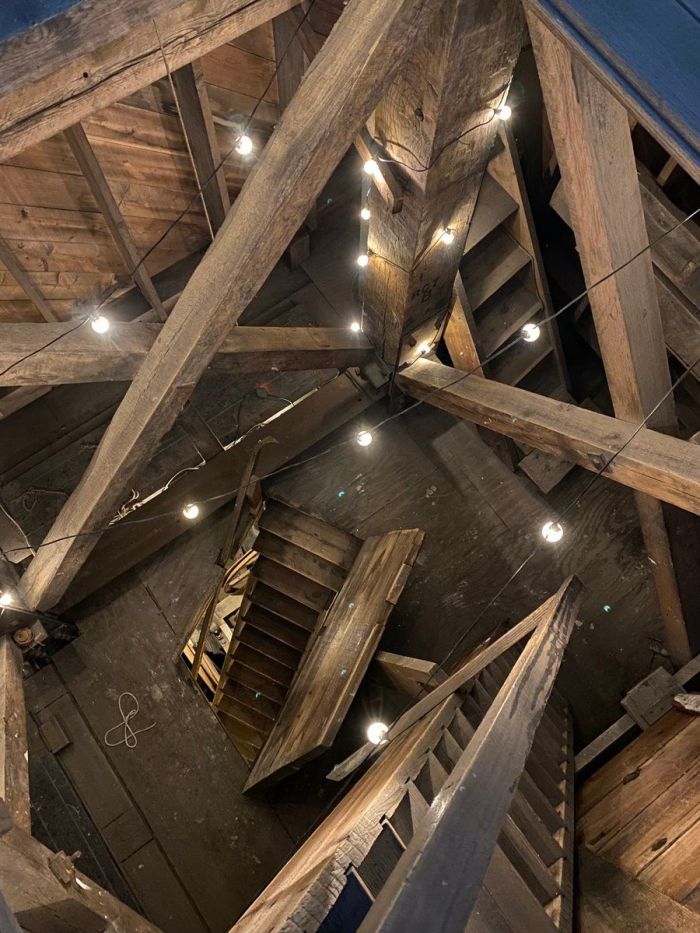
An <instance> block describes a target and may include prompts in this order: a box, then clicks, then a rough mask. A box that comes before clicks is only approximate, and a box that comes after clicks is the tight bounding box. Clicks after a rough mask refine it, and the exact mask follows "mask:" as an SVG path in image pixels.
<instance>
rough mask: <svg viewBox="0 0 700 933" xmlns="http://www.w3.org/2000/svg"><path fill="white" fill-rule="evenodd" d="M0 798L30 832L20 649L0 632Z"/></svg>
mask: <svg viewBox="0 0 700 933" xmlns="http://www.w3.org/2000/svg"><path fill="white" fill-rule="evenodd" d="M0 798H2V799H3V800H4V801H5V806H6V807H7V809H8V811H9V814H10V817H11V818H12V822H13V823H14V825H15V826H18V827H19V828H20V829H22V830H24V831H25V832H30V831H31V810H30V805H29V766H28V759H27V715H26V712H25V708H24V689H23V686H22V652H21V651H20V650H19V648H18V647H17V645H16V644H15V643H14V642H13V640H12V638H11V637H10V636H9V635H2V636H0ZM3 889H4V878H3ZM5 893H8V892H7V891H6V892H5Z"/></svg>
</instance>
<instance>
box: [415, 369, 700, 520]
mask: <svg viewBox="0 0 700 933" xmlns="http://www.w3.org/2000/svg"><path fill="white" fill-rule="evenodd" d="M458 378H459V374H458V373H457V372H456V371H455V370H453V369H451V368H450V367H448V366H443V365H441V364H440V363H433V362H431V361H429V360H424V359H422V360H417V361H416V362H415V363H413V364H412V365H411V366H410V367H408V368H407V369H406V370H404V371H403V372H402V373H401V374H400V375H399V376H398V378H397V383H398V384H399V386H401V388H402V389H403V390H404V391H405V392H406V393H407V394H408V395H411V396H413V397H414V398H421V399H425V400H426V401H427V402H429V403H430V404H431V405H436V406H437V407H438V408H442V409H444V410H445V411H449V412H451V413H452V414H454V415H457V417H461V418H464V419H466V420H467V421H473V422H474V423H476V424H482V425H485V426H487V427H489V428H490V429H491V430H493V431H497V432H498V433H500V434H506V435H507V436H508V437H512V438H514V439H515V440H517V441H520V442H522V443H525V444H529V445H530V446H532V447H536V448H537V449H538V450H544V451H545V452H546V453H550V454H554V456H557V457H560V458H561V459H562V460H569V461H570V462H572V463H578V464H579V466H582V467H585V468H586V469H587V470H593V471H597V470H598V469H600V467H602V466H603V465H604V464H605V463H607V461H608V460H609V459H610V458H611V457H612V456H613V455H614V454H617V453H618V451H620V450H621V448H622V447H623V446H624V445H625V444H626V443H627V442H628V441H629V444H627V446H626V447H625V449H624V450H622V452H621V453H620V454H619V456H616V458H615V461H614V463H613V464H612V465H611V466H610V467H609V468H608V469H606V470H605V472H604V473H603V476H604V477H607V478H608V479H612V480H615V481H616V482H618V483H622V484H623V485H625V486H630V487H631V488H632V489H638V490H639V491H640V492H645V493H648V494H649V495H650V496H655V497H656V498H658V499H662V500H663V501H665V502H670V503H672V504H673V505H678V506H680V508H682V509H686V510H688V511H689V512H694V513H695V514H696V515H697V514H700V451H699V450H698V447H697V445H694V444H690V443H688V442H687V441H681V440H678V439H677V438H675V437H668V436H666V435H663V434H660V433H658V432H656V431H650V430H649V429H648V428H642V429H641V430H640V431H639V432H638V433H637V434H636V436H635V438H634V439H633V440H631V441H630V437H631V435H632V432H633V431H635V430H636V428H635V427H634V426H633V425H630V424H626V423H625V422H623V421H621V420H619V419H616V418H610V417H608V416H607V415H601V414H598V413H597V412H593V411H588V410H587V409H584V408H577V407H576V406H574V405H567V404H566V403H565V402H558V401H555V400H554V399H549V398H545V397H544V396H540V395H534V394H533V393H531V392H526V391H525V390H523V389H518V388H515V387H514V386H507V385H503V384H502V383H497V382H494V381H491V380H487V379H475V378H473V377H471V376H470V377H468V378H466V379H462V380H461V381H460V382H458V383H457V382H456V380H457V379H458ZM450 383H455V384H453V385H451V386H450Z"/></svg>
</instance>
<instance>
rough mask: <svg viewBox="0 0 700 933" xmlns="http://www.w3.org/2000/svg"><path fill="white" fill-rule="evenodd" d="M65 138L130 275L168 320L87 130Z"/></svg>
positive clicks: (75, 128)
mask: <svg viewBox="0 0 700 933" xmlns="http://www.w3.org/2000/svg"><path fill="white" fill-rule="evenodd" d="M65 137H66V139H67V140H68V145H69V146H70V148H71V152H72V153H73V155H74V157H75V160H76V162H77V163H78V165H79V166H80V170H81V172H82V173H83V175H84V176H85V180H86V181H87V183H88V185H89V186H90V191H91V192H92V196H93V197H94V199H95V200H96V201H97V206H98V207H99V209H100V211H101V213H102V216H103V217H104V219H105V223H106V224H107V228H108V230H109V232H110V234H111V236H112V239H113V240H114V245H115V246H116V247H117V251H118V253H119V255H120V256H121V257H122V261H123V262H124V265H125V266H126V271H127V272H128V273H129V275H130V276H131V278H132V279H133V280H134V283H135V284H136V285H137V286H138V287H139V289H140V290H141V293H142V294H143V296H144V298H145V299H146V300H147V301H148V303H149V304H150V306H151V307H152V308H153V309H154V310H155V311H157V312H158V315H159V316H160V317H161V319H163V320H165V311H164V310H163V305H162V304H161V301H160V298H159V297H158V292H157V291H156V289H155V286H154V285H153V282H152V281H151V277H150V275H149V274H148V270H147V268H146V265H145V263H142V262H141V257H140V255H139V251H138V249H137V248H136V244H135V243H134V241H133V239H132V236H131V234H130V233H129V228H128V227H127V225H126V221H125V220H124V218H123V217H122V213H121V211H120V210H119V205H118V204H117V202H116V200H115V198H114V195H113V194H112V189H111V188H110V187H109V182H108V181H107V179H106V177H105V174H104V172H103V171H102V168H101V166H100V163H99V162H98V161H97V156H96V155H95V153H94V151H93V148H92V146H91V145H90V140H89V139H88V138H87V135H86V133H85V130H84V129H83V128H82V126H81V125H80V124H79V123H78V124H76V125H75V126H71V127H69V128H68V129H67V130H66V131H65Z"/></svg>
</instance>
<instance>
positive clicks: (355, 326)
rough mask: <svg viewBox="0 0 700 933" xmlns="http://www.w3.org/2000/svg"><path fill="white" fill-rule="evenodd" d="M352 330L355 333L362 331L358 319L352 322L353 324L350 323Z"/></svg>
mask: <svg viewBox="0 0 700 933" xmlns="http://www.w3.org/2000/svg"><path fill="white" fill-rule="evenodd" d="M350 330H351V331H352V332H353V334H359V333H360V325H359V324H358V322H357V321H353V322H352V324H351V325H350Z"/></svg>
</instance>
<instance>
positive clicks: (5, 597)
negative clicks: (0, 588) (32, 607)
mask: <svg viewBox="0 0 700 933" xmlns="http://www.w3.org/2000/svg"><path fill="white" fill-rule="evenodd" d="M11 605H12V596H11V595H10V593H8V592H7V591H5V592H4V593H0V606H11Z"/></svg>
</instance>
